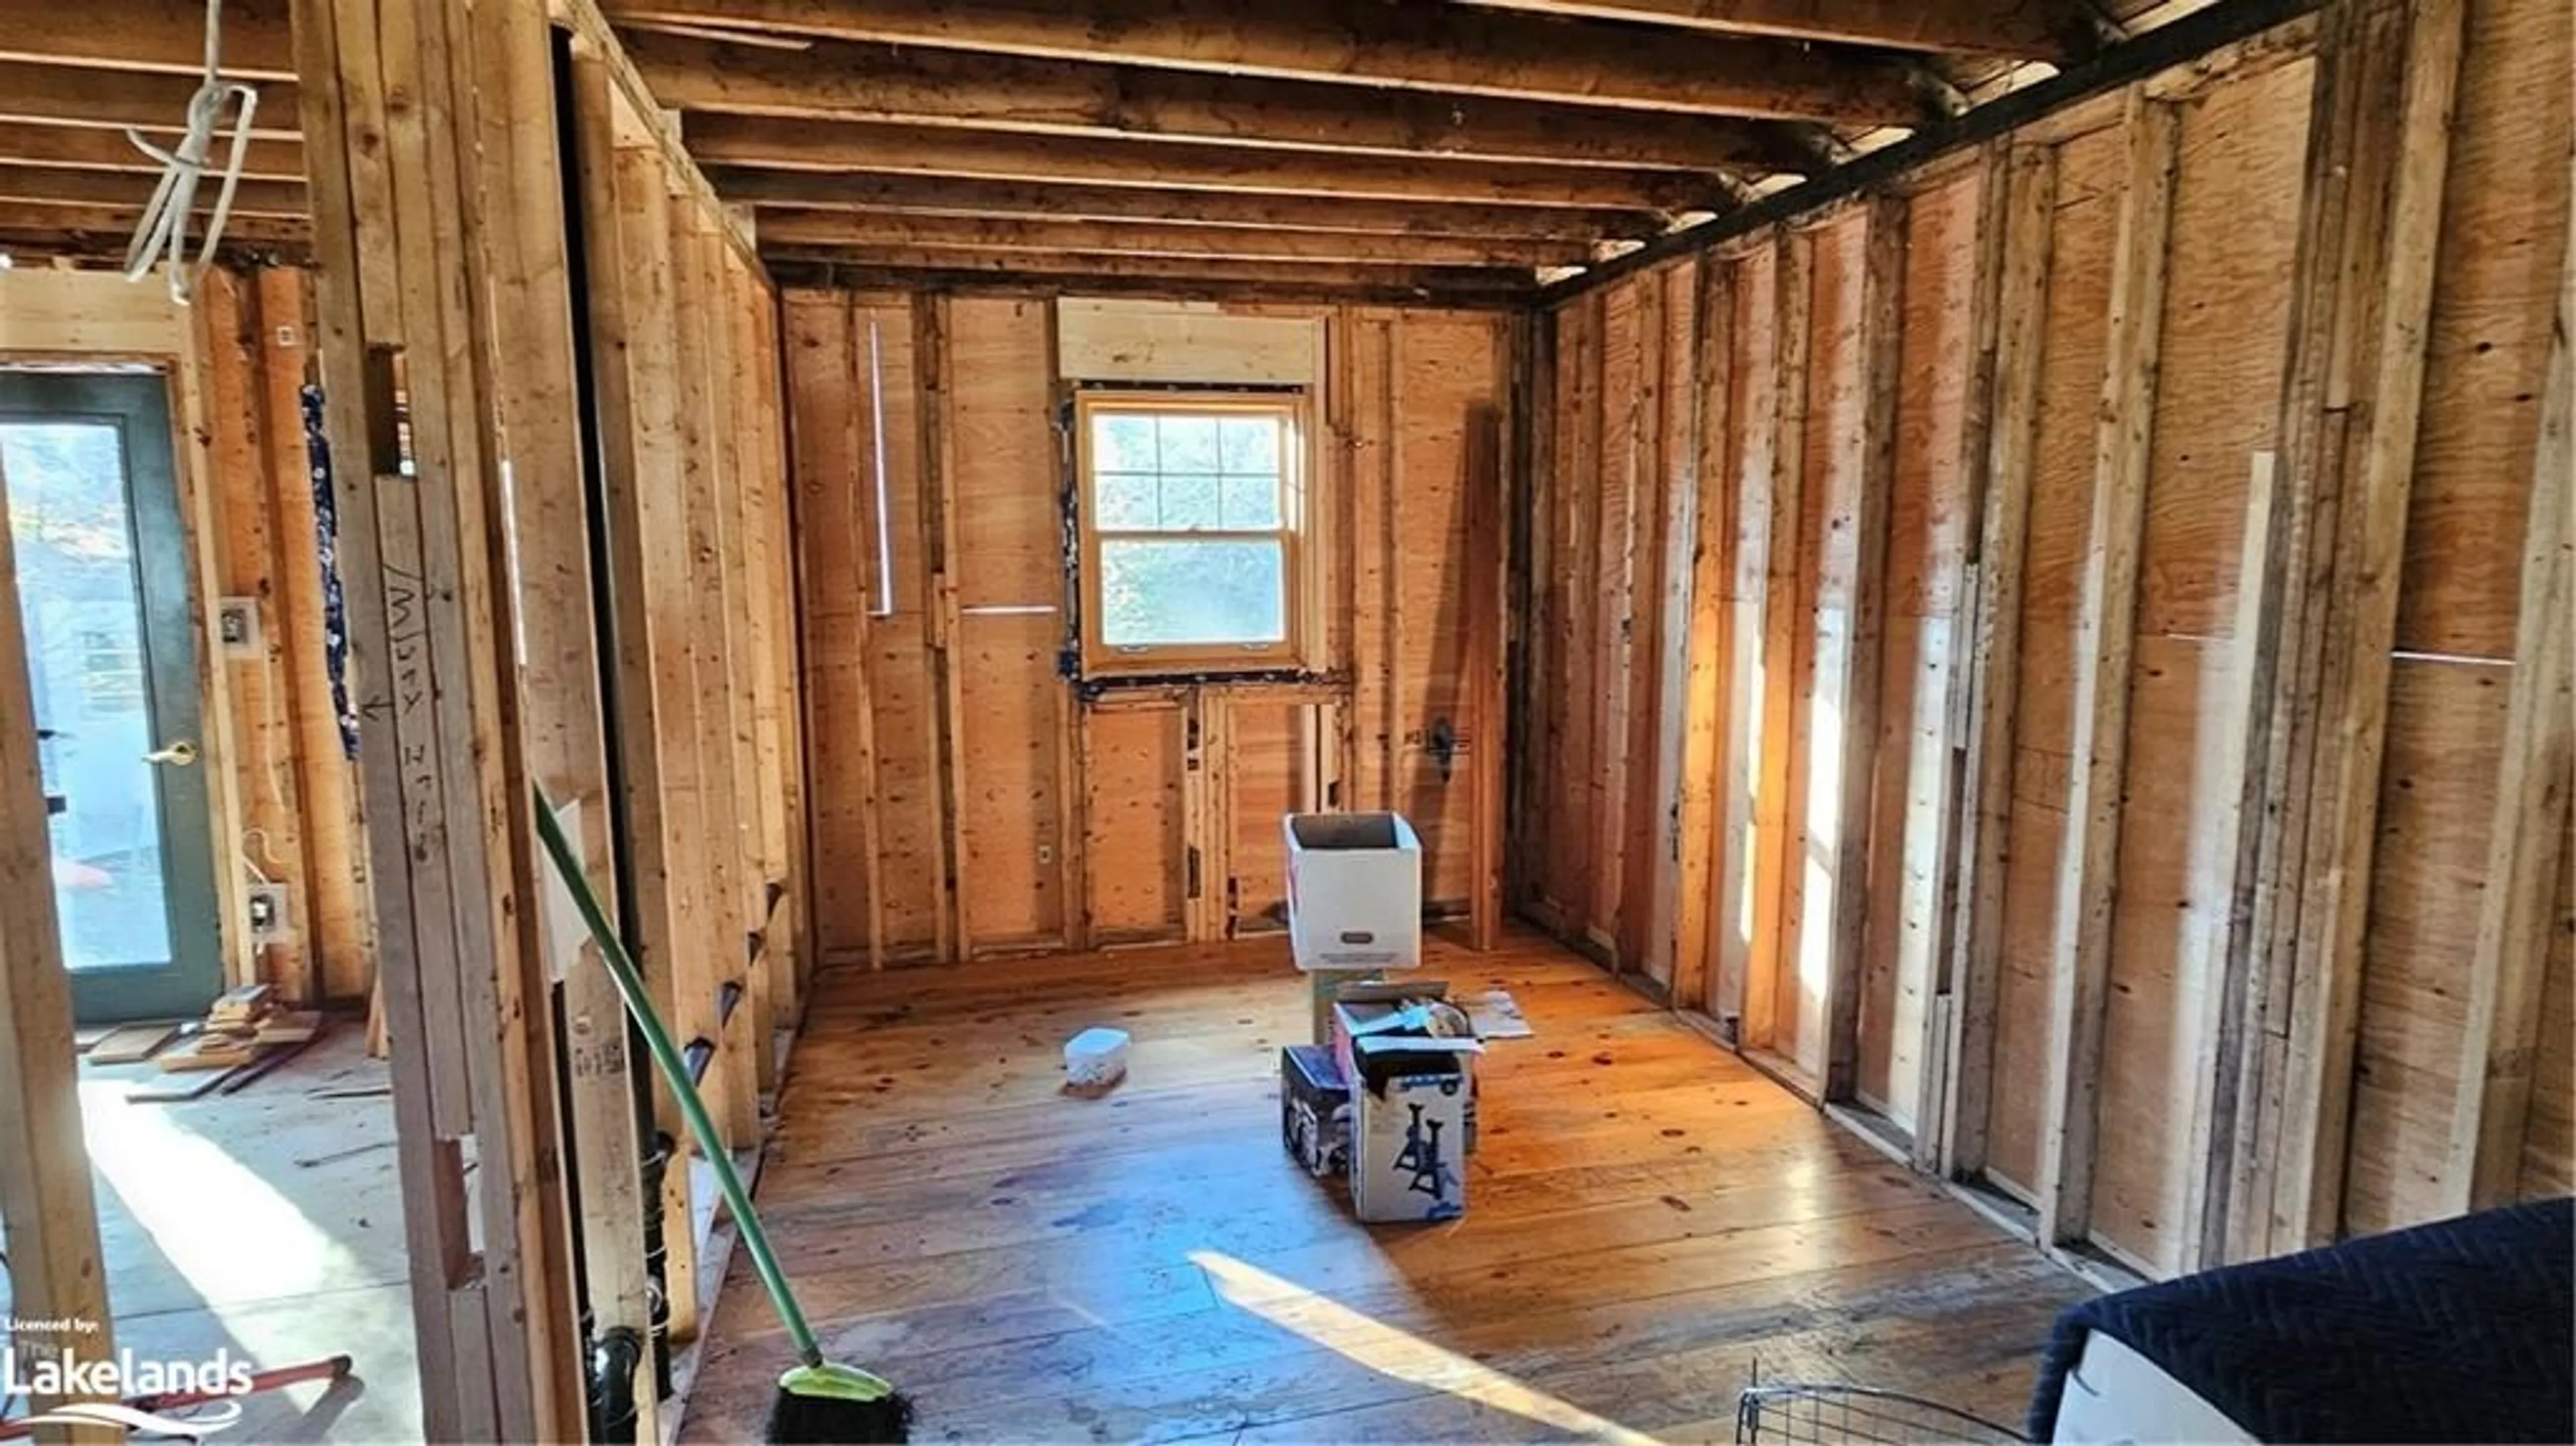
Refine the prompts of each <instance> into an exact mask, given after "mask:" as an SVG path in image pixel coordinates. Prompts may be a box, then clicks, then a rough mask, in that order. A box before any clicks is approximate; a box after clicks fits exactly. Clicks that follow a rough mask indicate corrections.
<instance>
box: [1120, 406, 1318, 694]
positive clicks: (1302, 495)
mask: <svg viewBox="0 0 2576 1446" xmlns="http://www.w3.org/2000/svg"><path fill="white" fill-rule="evenodd" d="M1104 412H1109V413H1116V412H1130V413H1138V412H1142V413H1153V414H1156V415H1161V416H1170V415H1173V414H1176V413H1202V414H1209V415H1215V416H1228V415H1232V416H1261V417H1270V418H1276V419H1277V420H1278V421H1279V423H1280V426H1281V431H1282V438H1281V450H1282V453H1283V456H1282V458H1281V475H1280V487H1281V492H1282V498H1281V506H1282V525H1281V526H1280V527H1279V528H1278V529H1277V530H1276V531H1275V532H1272V531H1268V530H1264V531H1260V532H1240V533H1209V534H1202V535H1207V536H1213V537H1227V536H1234V537H1273V536H1275V537H1277V538H1278V539H1279V542H1280V547H1281V551H1282V572H1281V578H1282V591H1283V596H1282V597H1281V599H1280V603H1281V608H1282V612H1281V616H1282V618H1283V619H1284V620H1285V632H1286V634H1287V636H1286V637H1285V638H1284V639H1283V640H1281V641H1280V642H1278V643H1275V644H1266V645H1244V644H1236V643H1175V644H1158V645H1149V646H1128V647H1111V646H1108V645H1107V644H1105V643H1103V642H1102V641H1101V638H1100V624H1101V615H1102V614H1101V600H1100V581H1101V561H1100V544H1101V540H1102V529H1101V528H1100V527H1099V526H1098V525H1097V521H1096V510H1097V509H1096V504H1095V502H1094V490H1093V485H1092V483H1093V473H1092V461H1093V458H1092V419H1093V418H1094V417H1095V416H1097V415H1099V414H1101V413H1104ZM1072 432H1073V460H1074V468H1073V478H1072V487H1073V500H1074V508H1073V514H1074V522H1075V527H1074V530H1075V533H1076V536H1077V550H1076V556H1075V581H1076V586H1077V599H1078V602H1079V605H1080V617H1079V620H1078V622H1077V624H1076V632H1077V634H1078V636H1077V637H1076V639H1075V642H1076V645H1077V647H1078V649H1079V652H1080V656H1081V660H1082V675H1083V676H1084V677H1085V678H1091V679H1115V680H1120V681H1132V680H1143V679H1153V678H1169V677H1224V676H1254V675H1265V674H1276V673H1282V672H1295V673H1308V672H1313V671H1315V668H1316V659H1315V653H1316V650H1317V647H1318V645H1319V643H1320V640H1321V634H1322V629H1321V628H1320V627H1318V626H1316V624H1315V622H1314V620H1313V619H1312V618H1311V617H1310V616H1309V614H1310V613H1311V611H1312V607H1311V603H1312V600H1313V599H1314V598H1315V597H1317V596H1319V595H1320V592H1319V589H1320V587H1321V582H1320V579H1318V578H1317V577H1316V575H1315V559H1316V557H1317V548H1316V547H1315V545H1314V544H1315V541H1316V537H1317V525H1318V520H1319V518H1318V513H1317V509H1316V497H1315V490H1314V477H1315V465H1314V457H1313V445H1314V441H1313V439H1314V409H1313V399H1312V397H1311V396H1310V395H1309V394H1308V393H1307V392H1306V391H1305V390H1304V389H1302V388H1300V389H1296V390H1285V389H1279V388H1240V389H1231V388H1191V389H1169V390H1166V389H1159V388H1153V387H1118V388H1105V387H1104V388H1090V387H1086V388H1083V389H1081V390H1079V391H1077V392H1075V393H1074V396H1073V416H1072ZM1109 535H1110V536H1111V537H1116V536H1119V535H1122V533H1121V531H1120V530H1116V529H1113V530H1111V531H1110V533H1109ZM1125 535H1141V536H1155V535H1163V536H1175V537H1177V536H1185V535H1189V534H1185V533H1182V532H1179V531H1177V530H1175V531H1172V532H1168V533H1157V532H1153V531H1143V532H1137V533H1129V534H1125Z"/></svg>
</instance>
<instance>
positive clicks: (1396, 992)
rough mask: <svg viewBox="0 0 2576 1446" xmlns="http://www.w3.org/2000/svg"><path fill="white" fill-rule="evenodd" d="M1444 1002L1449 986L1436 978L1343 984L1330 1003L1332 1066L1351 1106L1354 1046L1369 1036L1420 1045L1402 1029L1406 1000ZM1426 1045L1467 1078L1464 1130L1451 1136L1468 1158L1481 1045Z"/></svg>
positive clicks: (1356, 1077)
mask: <svg viewBox="0 0 2576 1446" xmlns="http://www.w3.org/2000/svg"><path fill="white" fill-rule="evenodd" d="M1448 997H1449V984H1448V981H1446V980H1441V979H1416V980H1412V981H1410V982H1377V983H1365V984H1361V983H1354V984H1345V985H1343V986H1342V987H1341V991H1340V995H1339V997H1338V998H1337V999H1336V1000H1335V1001H1334V1004H1333V1067H1334V1068H1335V1069H1336V1070H1338V1071H1340V1073H1341V1077H1342V1080H1343V1082H1344V1084H1345V1085H1347V1086H1348V1087H1349V1089H1350V1091H1351V1098H1352V1103H1353V1105H1354V1106H1356V1105H1357V1103H1358V1100H1359V1095H1360V1093H1361V1090H1360V1087H1359V1081H1360V1078H1361V1061H1360V1058H1359V1055H1360V1050H1359V1041H1362V1040H1365V1039H1369V1038H1372V1037H1389V1038H1406V1039H1414V1040H1424V1039H1425V1037H1424V1036H1423V1035H1422V1034H1421V1033H1420V1031H1419V1030H1417V1029H1411V1028H1408V1027H1407V1024H1406V1021H1405V1020H1404V1018H1403V1008H1404V1004H1405V1002H1406V1001H1407V1000H1441V1001H1445V1000H1447V999H1448ZM1425 1042H1427V1043H1432V1044H1433V1045H1434V1046H1435V1047H1436V1048H1438V1049H1439V1050H1441V1051H1442V1052H1445V1053H1450V1054H1454V1055H1455V1056H1456V1057H1457V1058H1458V1060H1459V1061H1460V1068H1461V1069H1463V1070H1464V1071H1465V1073H1466V1075H1467V1105H1466V1111H1465V1119H1464V1128H1463V1130H1462V1132H1461V1133H1460V1134H1459V1135H1458V1136H1456V1137H1454V1138H1457V1139H1460V1140H1461V1141H1463V1144H1462V1148H1464V1149H1465V1150H1466V1151H1467V1152H1468V1153H1469V1154H1473V1153H1475V1150H1476V1074H1475V1057H1476V1055H1477V1054H1479V1053H1481V1052H1483V1050H1484V1044H1483V1042H1482V1041H1480V1040H1477V1039H1475V1038H1474V1037H1473V1036H1472V1034H1470V1035H1468V1036H1464V1037H1461V1039H1460V1040H1459V1041H1457V1042H1455V1043H1447V1044H1442V1043H1438V1042H1436V1041H1425Z"/></svg>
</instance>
